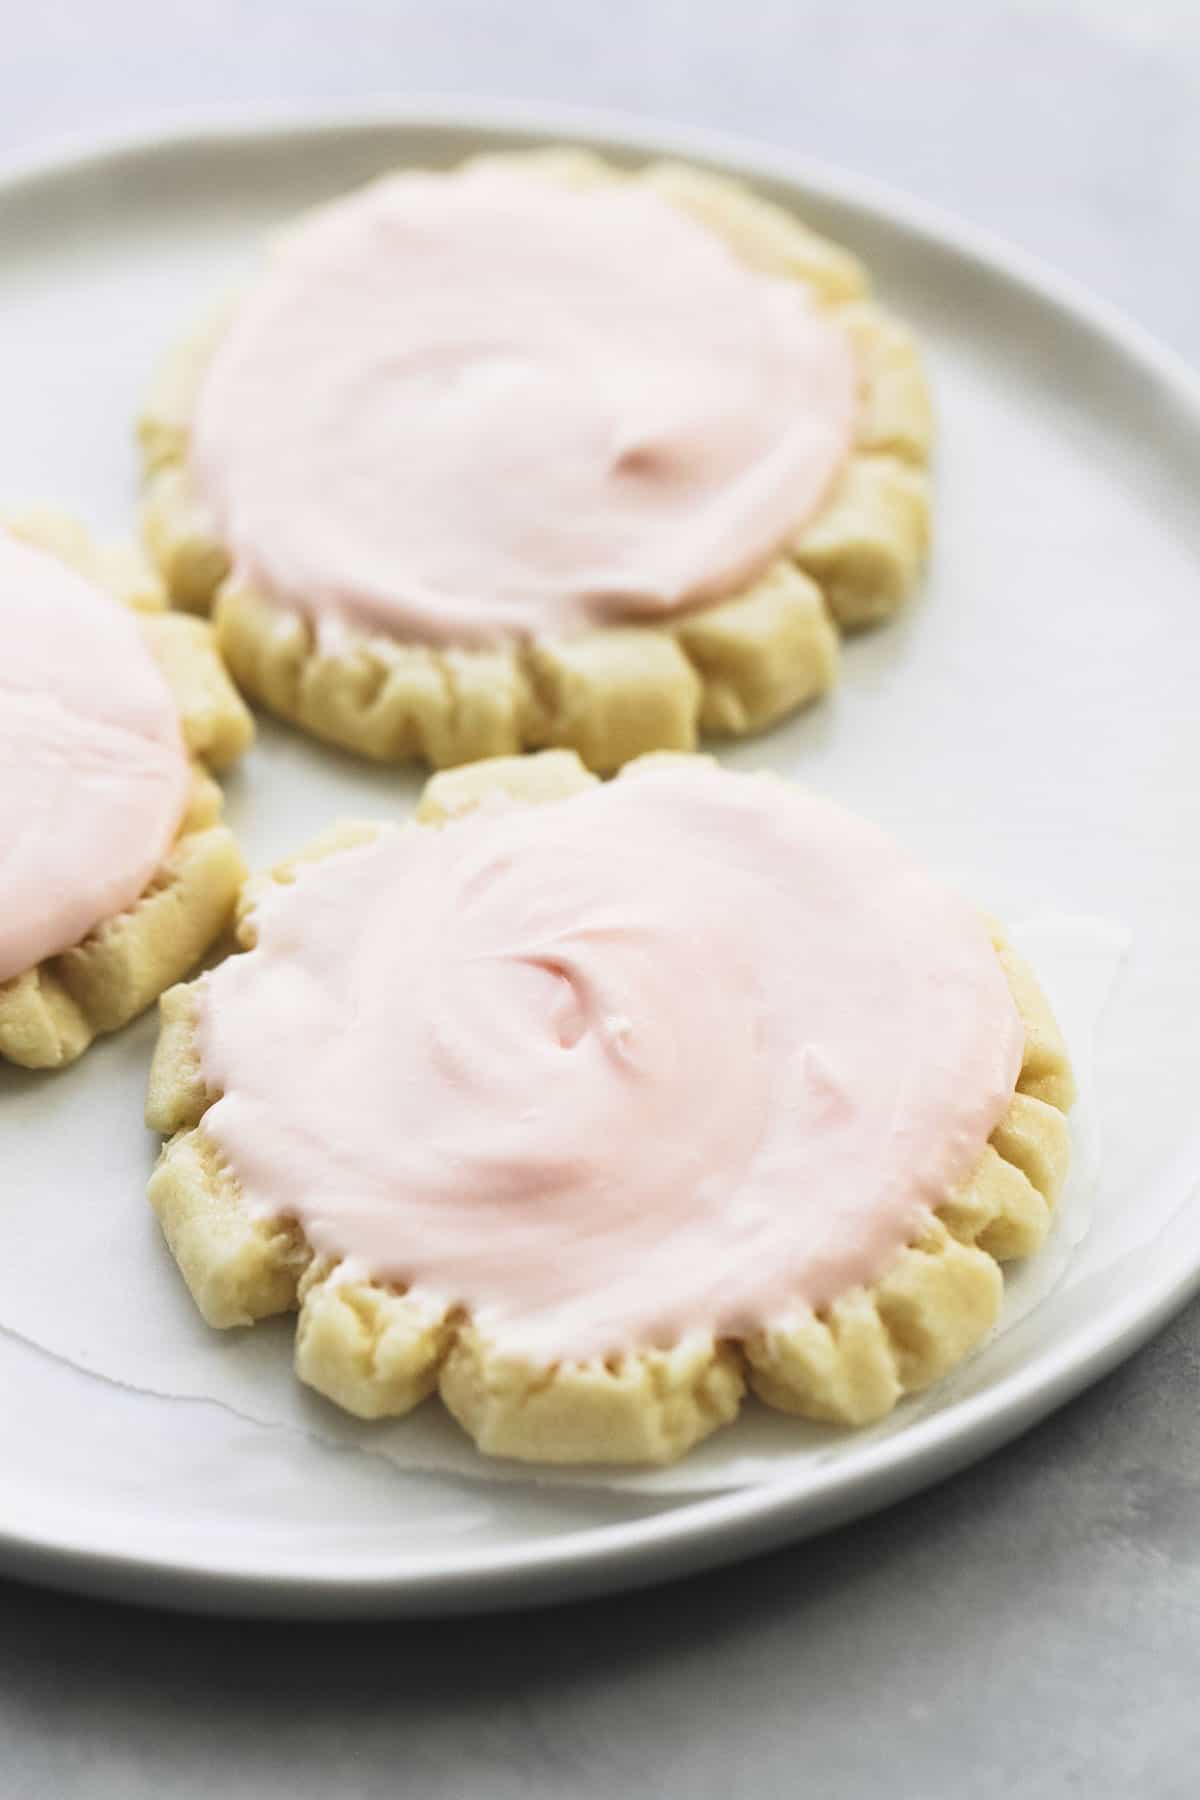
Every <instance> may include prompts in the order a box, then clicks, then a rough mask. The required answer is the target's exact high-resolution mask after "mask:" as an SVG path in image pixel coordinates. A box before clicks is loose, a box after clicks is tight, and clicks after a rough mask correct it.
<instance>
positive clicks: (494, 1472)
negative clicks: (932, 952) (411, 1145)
mask: <svg viewBox="0 0 1200 1800" xmlns="http://www.w3.org/2000/svg"><path fill="white" fill-rule="evenodd" d="M1009 921H1010V925H1009V928H1010V931H1011V934H1012V937H1013V940H1014V942H1015V943H1016V944H1017V946H1018V947H1019V948H1020V949H1021V950H1022V951H1023V953H1024V954H1025V955H1026V956H1027V957H1028V958H1029V960H1030V961H1031V963H1032V964H1033V966H1034V968H1035V969H1036V970H1037V973H1038V977H1039V979H1040V981H1041V982H1042V984H1043V986H1044V987H1045V990H1046V992H1047V993H1048V995H1049V997H1050V999H1051V1001H1052V1003H1053V1005H1054V1007H1055V1009H1056V1011H1057V1013H1058V1015H1059V1019H1060V1022H1061V1024H1062V1027H1063V1030H1064V1033H1065V1035H1066V1037H1067V1040H1068V1043H1069V1044H1070V1046H1071V1051H1072V1055H1073V1058H1074V1060H1075V1065H1076V1069H1077V1073H1078V1076H1079V1083H1080V1102H1079V1106H1078V1108H1077V1111H1076V1113H1075V1115H1074V1120H1073V1135H1074V1140H1075V1148H1074V1162H1073V1170H1072V1174H1071V1178H1070V1181H1069V1184H1068V1187H1067V1191H1066V1193H1065V1195H1064V1198H1063V1202H1062V1205H1061V1208H1060V1211H1059V1215H1058V1218H1057V1220H1056V1224H1055V1228H1054V1231H1053V1233H1052V1235H1051V1237H1050V1239H1049V1241H1048V1243H1047V1245H1046V1247H1045V1248H1044V1250H1043V1251H1042V1253H1041V1254H1040V1255H1039V1256H1038V1257H1036V1258H1034V1259H1032V1260H1031V1261H1030V1262H1029V1263H1028V1264H1025V1265H1020V1266H1014V1267H1013V1269H1012V1270H1011V1271H1010V1272H1009V1275H1008V1280H1007V1293H1006V1300H1005V1307H1004V1313H1003V1316H1002V1319H1001V1322H1000V1325H999V1327H998V1333H997V1335H998V1336H1000V1337H1005V1336H1007V1335H1008V1334H1010V1333H1012V1332H1013V1331H1014V1329H1015V1328H1016V1327H1017V1326H1018V1325H1019V1323H1020V1321H1021V1320H1023V1319H1024V1318H1026V1317H1027V1316H1028V1315H1029V1314H1030V1313H1031V1312H1032V1311H1033V1310H1034V1309H1035V1308H1037V1307H1038V1306H1039V1305H1040V1304H1041V1303H1043V1302H1044V1301H1045V1300H1046V1298H1047V1296H1049V1295H1050V1294H1051V1293H1059V1294H1061V1293H1063V1292H1065V1291H1066V1290H1067V1289H1068V1288H1070V1287H1074V1286H1076V1285H1079V1284H1082V1283H1085V1282H1087V1281H1088V1280H1089V1279H1090V1278H1093V1277H1095V1276H1096V1275H1097V1274H1099V1273H1101V1272H1102V1271H1104V1270H1106V1269H1111V1268H1112V1267H1113V1265H1114V1264H1115V1263H1116V1262H1117V1261H1119V1259H1120V1258H1121V1257H1122V1256H1124V1255H1127V1254H1129V1253H1131V1252H1133V1251H1134V1250H1136V1248H1137V1246H1138V1245H1139V1244H1140V1243H1144V1242H1146V1241H1147V1240H1148V1239H1149V1238H1151V1237H1153V1236H1155V1235H1157V1233H1158V1232H1160V1231H1161V1230H1163V1229H1164V1228H1165V1227H1166V1226H1167V1225H1168V1223H1169V1214H1170V1211H1171V1206H1172V1203H1171V1202H1170V1201H1169V1197H1164V1203H1163V1205H1162V1206H1161V1207H1159V1208H1157V1209H1156V1208H1155V1207H1153V1206H1150V1207H1147V1206H1146V1205H1142V1206H1140V1207H1139V1208H1138V1209H1137V1211H1136V1213H1134V1212H1132V1211H1129V1210H1127V1209H1125V1208H1123V1207H1122V1205H1121V1203H1120V1200H1119V1198H1115V1197H1109V1198H1108V1199H1106V1200H1105V1201H1104V1203H1103V1205H1101V1204H1100V1203H1099V1202H1098V1182H1097V1175H1098V1171H1099V1168H1100V1158H1101V1153H1102V1130H1101V1119H1102V1114H1103V1101H1102V1097H1101V1096H1100V1095H1099V1094H1098V1093H1097V1091H1096V1072H1095V1064H1096V1056H1095V1052H1096V1046H1097V1041H1098V1035H1099V1033H1100V1032H1101V1031H1102V1015H1103V1011H1104V1007H1105V1004H1106V1001H1107V999H1108V996H1109V994H1110V992H1111V991H1112V988H1113V984H1114V982H1115V980H1116V979H1117V976H1118V972H1119V969H1120V964H1121V960H1122V957H1123V955H1124V953H1125V950H1126V947H1127V934H1126V933H1125V932H1124V931H1123V930H1122V929H1121V928H1119V927H1117V926H1114V925H1112V924H1108V923H1105V922H1102V921H1098V920H1092V919H1082V918H1066V917H1054V916H1050V915H1042V916H1039V917H1036V918H1028V919H1025V920H1023V921H1021V920H1017V921H1016V922H1013V914H1012V911H1011V910H1010V913H1009ZM154 1029H155V1027H154V1022H153V1020H147V1021H145V1022H144V1023H143V1024H142V1026H140V1027H139V1028H138V1029H137V1030H135V1031H134V1032H131V1033H127V1034H126V1035H125V1036H124V1037H122V1038H121V1039H119V1040H117V1041H115V1042H114V1043H112V1044H110V1045H106V1046H104V1047H103V1049H102V1050H101V1051H100V1052H99V1054H101V1055H104V1056H105V1057H106V1058H107V1059H110V1060H113V1061H115V1060H122V1061H125V1060H127V1061H128V1062H129V1063H131V1064H133V1063H137V1062H143V1063H144V1061H145V1058H146V1052H147V1048H148V1045H149V1044H150V1043H151V1042H152V1040H153V1034H154ZM86 1075H87V1059H85V1061H84V1063H83V1064H81V1065H80V1066H79V1069H78V1071H72V1072H71V1073H69V1074H68V1075H66V1076H64V1077H62V1078H60V1079H59V1080H57V1081H46V1080H44V1079H43V1080H40V1081H39V1080H38V1079H36V1078H31V1079H30V1080H29V1082H28V1083H27V1084H26V1085H25V1086H24V1088H23V1092H22V1103H21V1105H20V1108H19V1112H18V1113H17V1116H16V1117H15V1118H14V1119H13V1120H12V1123H11V1124H10V1125H9V1128H8V1130H7V1131H6V1141H5V1166H4V1177H5V1180H4V1187H3V1191H2V1195H0V1206H2V1208H3V1218H4V1226H5V1237H4V1239H3V1244H4V1249H3V1252H2V1253H0V1329H2V1330H3V1331H4V1332H5V1333H7V1334H10V1335H11V1336H13V1337H16V1338H18V1339H21V1340H23V1341H24V1342H26V1343H28V1344H30V1345H34V1346H37V1347H38V1348H40V1349H41V1350H43V1351H44V1352H46V1353H47V1354H48V1355H50V1356H52V1357H53V1358H55V1359H56V1360H57V1361H59V1362H60V1363H66V1364H70V1365H72V1366H73V1367H74V1368H75V1369H77V1370H79V1371H81V1372H83V1373H84V1374H85V1375H86V1376H88V1377H90V1378H92V1379H98V1380H100V1381H103V1382H105V1383H113V1384H116V1385H118V1386H119V1387H121V1388H124V1389H127V1390H130V1391H131V1393H138V1394H147V1395H155V1396H158V1397H159V1398H160V1399H161V1398H167V1399H176V1400H179V1401H182V1402H192V1403H195V1402H201V1403H208V1404H212V1405H216V1406H219V1407H221V1408H223V1409H225V1410H226V1411H227V1412H229V1413H230V1414H233V1415H236V1417H237V1419H238V1420H239V1421H241V1422H242V1423H243V1424H245V1425H246V1426H249V1427H254V1426H258V1427H260V1428H264V1429H267V1430H269V1431H270V1432H271V1434H272V1437H273V1438H274V1440H275V1448H276V1451H277V1450H278V1448H279V1447H280V1444H279V1436H278V1434H280V1433H282V1434H286V1435H287V1436H288V1437H290V1438H292V1439H294V1441H295V1456H294V1457H289V1458H287V1459H286V1460H287V1462H288V1464H289V1466H290V1467H293V1468H294V1469H295V1471H296V1474H297V1477H298V1478H301V1479H302V1472H303V1458H304V1455H305V1452H306V1451H308V1452H309V1453H310V1454H311V1448H312V1445H313V1443H314V1441H316V1442H317V1443H318V1444H321V1445H323V1446H328V1447H329V1448H336V1449H343V1450H349V1451H357V1452H362V1453H365V1454H367V1455H368V1456H370V1457H371V1458H379V1459H383V1461H384V1462H385V1463H386V1464H387V1465H388V1466H389V1467H391V1468H392V1469H394V1470H395V1471H397V1472H402V1471H416V1472H431V1471H436V1472H438V1473H440V1474H452V1475H456V1476H462V1477H467V1478H469V1479H471V1480H473V1481H480V1480H485V1481H492V1482H494V1481H497V1480H521V1481H530V1480H535V1481H538V1482H549V1483H554V1484H566V1485H580V1484H583V1485H586V1486H593V1487H594V1486H604V1487H608V1488H616V1489H620V1490H622V1491H626V1492H630V1493H638V1492H642V1493H645V1494H646V1495H647V1496H649V1495H653V1494H661V1495H668V1494H684V1493H689V1492H697V1491H703V1490H706V1489H710V1490H711V1489H714V1488H724V1487H731V1486H742V1485H746V1484H750V1483H754V1482H761V1481H767V1480H772V1479H777V1478H779V1477H780V1476H782V1475H784V1474H788V1473H794V1472H796V1471H797V1470H798V1469H799V1468H801V1467H802V1466H804V1465H810V1466H811V1465H812V1464H813V1463H814V1462H820V1463H824V1462H825V1461H827V1460H828V1459H829V1458H831V1457H836V1456H837V1454H838V1453H839V1448H840V1447H842V1446H843V1445H845V1443H846V1441H847V1434H846V1433H845V1432H841V1431H836V1430H832V1429H826V1428H824V1427H817V1426H808V1425H805V1424H803V1423H801V1422H798V1421H796V1420H793V1419H788V1418H785V1417H782V1416H780V1415H778V1414H773V1413H771V1412H769V1411H768V1410H767V1409H765V1408H763V1407H761V1406H759V1405H758V1404H757V1403H750V1404H747V1406H746V1408H745V1410H744V1412H743V1414H742V1417H741V1418H740V1420H739V1421H738V1423H737V1424H736V1425H734V1426H732V1427H730V1428H729V1429H727V1430H725V1431H723V1432H721V1433H720V1434H718V1436H717V1437H716V1438H714V1439H712V1440H710V1441H709V1442H708V1443H706V1444H704V1445H702V1446H701V1447H700V1448H699V1449H698V1450H697V1451H694V1452H693V1453H692V1454H691V1455H690V1456H689V1457H687V1458H686V1459H685V1461H684V1462H683V1463H682V1464H680V1465H679V1466H677V1467H676V1468H673V1469H668V1470H660V1471H652V1472H639V1471H633V1472H618V1473H615V1474H614V1473H613V1472H605V1471H599V1472H597V1471H589V1470H545V1471H543V1470H529V1469H525V1468H522V1467H520V1466H519V1465H514V1464H498V1463H495V1462H492V1461H489V1460H488V1459H485V1458H482V1457H480V1456H479V1455H478V1453H477V1452H476V1451H475V1449H474V1447H473V1446H472V1445H471V1444H470V1442H469V1441H468V1440H467V1439H466V1438H465V1437H464V1436H463V1435H462V1433H461V1432H460V1431H459V1430H458V1428H457V1427H456V1426H455V1425H454V1424H453V1422H452V1421H451V1420H449V1419H448V1418H447V1417H446V1415H445V1414H444V1412H443V1411H442V1409H441V1407H440V1406H439V1405H438V1403H437V1402H436V1400H434V1401H431V1402H428V1403H427V1404H426V1405H424V1406H423V1407H421V1408H420V1409H419V1410H418V1411H417V1412H416V1413H415V1414H412V1415H410V1417H409V1418H407V1419H402V1420H397V1421H394V1422H390V1423H386V1424H382V1425H367V1424H362V1423H360V1422H359V1421H356V1420H353V1419H350V1418H347V1417H346V1416H344V1415H342V1414H340V1413H339V1412H338V1411H337V1410H336V1409H335V1408H333V1407H332V1406H329V1405H327V1404H326V1403H325V1402H323V1401H321V1400H319V1399H317V1398H316V1397H315V1396H313V1395H311V1394H309V1393H308V1392H307V1391H306V1390H305V1389H303V1388H302V1387H301V1386H300V1385H299V1384H298V1383H297V1382H296V1381H295V1379H294V1377H293V1375H292V1371H291V1362H290V1355H291V1339H292V1329H293V1327H292V1322H291V1321H290V1320H286V1319H285V1320H279V1321H271V1322H268V1323H267V1324H264V1325H260V1326H257V1327H255V1328H253V1329H252V1330H247V1331H235V1332H230V1333H217V1332H213V1331H210V1330H209V1329H208V1328H207V1327H206V1326H205V1325H204V1324H203V1323H202V1321H201V1320H200V1318H199V1317H198V1315H197V1314H196V1312H195V1310H194V1308H193V1306H192V1302H191V1300H190V1298H189V1296H188V1294H187V1292H186V1290H185V1289H184V1287H183V1284H182V1282H181V1281H180V1280H179V1277H178V1275H177V1273H176V1271H175V1268H174V1265H173V1264H172V1262H171V1259H170V1257H169V1256H168V1255H167V1253H166V1251H165V1249H164V1247H163V1245H162V1242H161V1240H160V1237H159V1234H158V1228H157V1225H156V1223H155V1221H154V1219H153V1217H152V1215H151V1214H150V1211H149V1208H148V1206H147V1204H146V1201H145V1197H144V1191H145V1181H146V1176H147V1174H148V1171H149V1168H150V1165H151V1162H152V1158H153V1154H154V1148H155V1146H154V1144H153V1143H152V1142H151V1141H150V1140H149V1139H148V1138H147V1136H146V1135H145V1134H144V1133H143V1132H142V1131H141V1130H140V1129H139V1127H138V1122H137V1121H136V1120H133V1121H130V1120H127V1119H117V1118H113V1117H112V1116H111V1113H106V1112H105V1111H104V1110H103V1109H99V1110H96V1109H93V1108H90V1107H89V1106H88V1104H87V1092H88V1090H87V1089H86V1088H85V1086H84V1081H85V1079H86ZM72 1088H74V1091H72ZM9 1110H10V1115H11V1113H12V1111H13V1109H12V1108H11V1107H10V1109H9ZM47 1132H57V1133H69V1134H70V1141H67V1142H64V1143H63V1144H62V1145H61V1154H60V1157H59V1167H60V1170H61V1171H62V1175H61V1181H62V1185H61V1186H60V1187H59V1188H58V1190H57V1191H56V1192H53V1193H49V1192H46V1191H45V1188H44V1173H42V1172H44V1169H45V1157H44V1155H39V1154H38V1153H37V1147H38V1143H39V1140H40V1139H41V1138H42V1135H43V1134H45V1133H47ZM101 1171H102V1173H103V1179H102V1180H100V1179H99V1178H98V1177H99V1174H100V1172H101ZM114 1193H115V1194H118V1195H119V1196H120V1200H119V1204H117V1205H116V1206H115V1207H114V1205H113V1204H112V1198H111V1197H112V1195H113V1194H114ZM101 1195H103V1198H100V1196H101ZM1174 1204H1177V1202H1175V1203H1174ZM988 1364H989V1357H988V1355H987V1354H984V1355H981V1356H977V1357H975V1358H973V1359H972V1360H971V1362H969V1363H968V1364H967V1365H965V1366H964V1367H963V1368H962V1369H961V1370H959V1371H957V1372H956V1374H955V1375H953V1376H952V1377H951V1378H950V1379H949V1380H948V1381H947V1382H944V1383H942V1384H941V1385H940V1386H939V1387H938V1388H936V1389H935V1390H933V1391H932V1392H930V1393H928V1394H925V1395H920V1396H916V1397H914V1398H913V1399H911V1400H909V1401H907V1402H906V1403H905V1404H904V1405H903V1406H901V1407H900V1408H898V1409H897V1411H896V1413H895V1414H894V1415H893V1416H892V1417H891V1418H890V1419H888V1420H886V1421H885V1422H884V1423H883V1424H881V1425H879V1426H876V1427H873V1428H872V1433H871V1435H872V1436H882V1435H890V1434H892V1433H894V1432H897V1431H903V1430H904V1429H905V1427H906V1425H907V1424H909V1423H910V1422H911V1421H912V1420H913V1419H915V1418H917V1417H921V1416H924V1415H925V1414H926V1413H927V1412H928V1411H929V1410H930V1409H931V1408H936V1407H940V1406H944V1405H946V1404H947V1403H948V1401H950V1400H951V1399H952V1398H953V1397H955V1396H957V1395H959V1394H962V1393H967V1392H971V1391H974V1390H975V1389H976V1388H977V1387H979V1386H981V1385H984V1384H985V1383H986V1382H987V1380H988V1379H990V1378H991V1377H990V1376H989V1373H988ZM184 1410H187V1409H184ZM240 1435H242V1436H244V1434H240ZM862 1435H863V1434H859V1436H858V1440H857V1441H859V1442H861V1441H862ZM271 1467H272V1469H273V1471H274V1473H273V1476H272V1479H273V1480H277V1479H278V1470H279V1457H278V1455H277V1454H275V1455H273V1456H272V1458H271Z"/></svg>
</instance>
